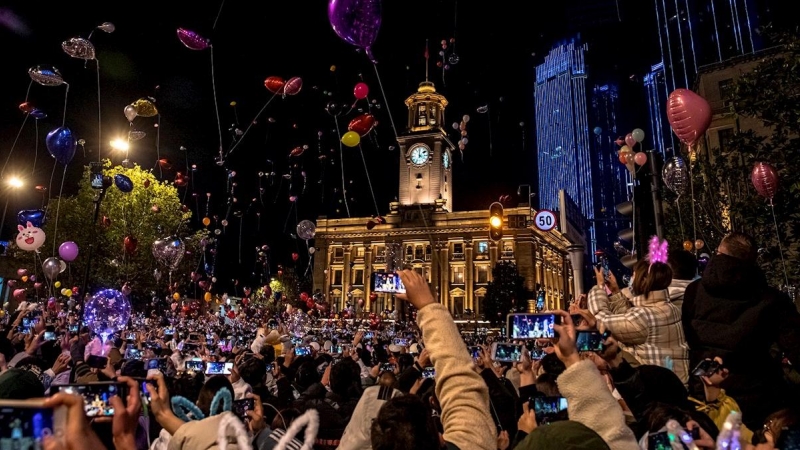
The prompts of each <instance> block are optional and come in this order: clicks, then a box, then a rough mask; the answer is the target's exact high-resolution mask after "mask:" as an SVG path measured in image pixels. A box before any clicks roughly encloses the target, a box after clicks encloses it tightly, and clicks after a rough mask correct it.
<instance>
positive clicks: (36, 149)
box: [31, 119, 39, 176]
mask: <svg viewBox="0 0 800 450" xmlns="http://www.w3.org/2000/svg"><path fill="white" fill-rule="evenodd" d="M33 123H34V124H35V126H36V140H35V141H34V143H33V168H32V169H31V176H33V174H35V173H36V160H37V159H39V119H36V121H35V122H33Z"/></svg>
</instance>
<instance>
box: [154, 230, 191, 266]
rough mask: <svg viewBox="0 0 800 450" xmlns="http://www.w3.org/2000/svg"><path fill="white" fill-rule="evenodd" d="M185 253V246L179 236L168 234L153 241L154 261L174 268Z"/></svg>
mask: <svg viewBox="0 0 800 450" xmlns="http://www.w3.org/2000/svg"><path fill="white" fill-rule="evenodd" d="M184 253H186V246H185V245H184V243H183V241H182V240H181V238H179V237H177V236H169V237H166V238H163V239H158V240H156V241H155V242H153V256H154V257H155V258H156V261H158V262H159V263H161V264H163V265H165V266H167V267H169V268H170V269H172V270H175V269H176V268H177V267H178V264H179V263H180V262H181V259H183V254H184Z"/></svg>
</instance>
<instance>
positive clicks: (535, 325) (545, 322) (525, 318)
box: [507, 313, 561, 339]
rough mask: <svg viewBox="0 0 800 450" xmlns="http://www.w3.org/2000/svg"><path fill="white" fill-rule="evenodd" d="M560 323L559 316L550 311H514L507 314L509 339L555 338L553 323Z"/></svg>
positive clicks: (556, 335)
mask: <svg viewBox="0 0 800 450" xmlns="http://www.w3.org/2000/svg"><path fill="white" fill-rule="evenodd" d="M560 323H561V316H558V315H555V314H552V313H538V314H528V313H515V314H509V315H508V327H507V330H508V331H509V333H510V335H509V336H508V338H509V339H553V338H557V337H558V334H557V333H556V330H555V328H554V327H553V325H557V324H560Z"/></svg>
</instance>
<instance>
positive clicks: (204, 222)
mask: <svg viewBox="0 0 800 450" xmlns="http://www.w3.org/2000/svg"><path fill="white" fill-rule="evenodd" d="M203 225H205V226H209V225H211V219H209V218H208V217H203Z"/></svg>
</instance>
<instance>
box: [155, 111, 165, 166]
mask: <svg viewBox="0 0 800 450" xmlns="http://www.w3.org/2000/svg"><path fill="white" fill-rule="evenodd" d="M156 125H158V129H156V156H157V157H158V161H156V164H157V165H158V173H159V178H161V179H163V178H164V168H163V167H162V165H161V114H159V115H158V122H157V123H156Z"/></svg>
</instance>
